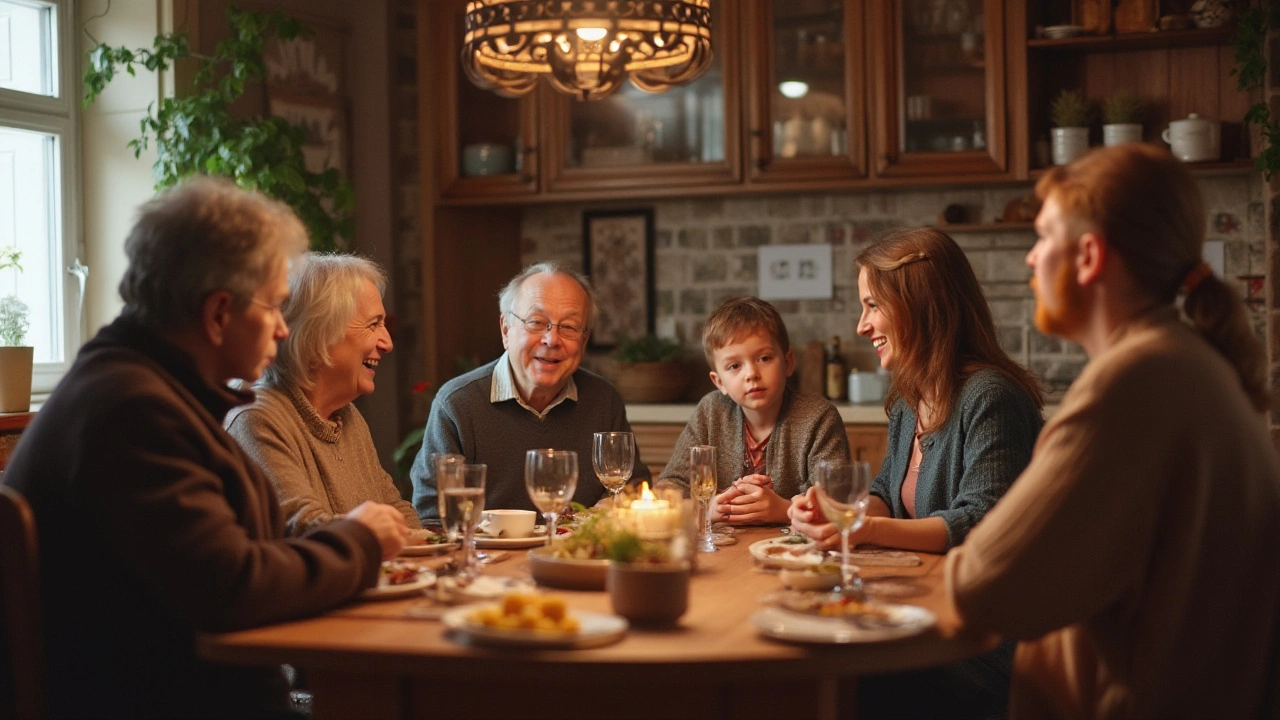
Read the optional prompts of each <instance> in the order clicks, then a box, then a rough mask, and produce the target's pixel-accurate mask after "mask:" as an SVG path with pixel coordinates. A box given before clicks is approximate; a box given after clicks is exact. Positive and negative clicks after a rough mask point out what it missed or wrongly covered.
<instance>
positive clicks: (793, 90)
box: [778, 80, 809, 100]
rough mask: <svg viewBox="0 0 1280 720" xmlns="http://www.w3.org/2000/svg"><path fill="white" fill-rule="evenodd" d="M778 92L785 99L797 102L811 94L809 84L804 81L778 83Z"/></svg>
mask: <svg viewBox="0 0 1280 720" xmlns="http://www.w3.org/2000/svg"><path fill="white" fill-rule="evenodd" d="M778 92H780V93H782V95H783V97H789V98H791V99H792V100H797V99H799V98H802V97H804V96H805V95H808V94H809V83H807V82H805V81H803V80H783V81H782V82H780V83H778Z"/></svg>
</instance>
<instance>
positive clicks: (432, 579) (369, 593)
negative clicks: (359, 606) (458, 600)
mask: <svg viewBox="0 0 1280 720" xmlns="http://www.w3.org/2000/svg"><path fill="white" fill-rule="evenodd" d="M435 584H436V574H435V573H433V572H431V571H430V570H423V571H421V572H419V573H418V578H417V579H416V580H412V581H410V582H407V583H400V584H398V585H375V586H373V587H371V588H369V589H368V590H365V591H364V592H362V593H360V599H361V600H395V599H397V598H403V597H410V596H413V595H419V594H421V593H422V591H423V590H426V589H427V588H429V587H431V586H432V585H435Z"/></svg>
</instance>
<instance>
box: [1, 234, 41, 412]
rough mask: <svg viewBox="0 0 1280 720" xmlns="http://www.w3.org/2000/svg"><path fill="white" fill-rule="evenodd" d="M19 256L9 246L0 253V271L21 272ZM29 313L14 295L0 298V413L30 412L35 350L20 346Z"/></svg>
mask: <svg viewBox="0 0 1280 720" xmlns="http://www.w3.org/2000/svg"><path fill="white" fill-rule="evenodd" d="M21 259H22V252H21V251H20V250H18V249H17V248H14V247H12V246H10V247H7V248H4V249H0V271H3V270H8V269H10V268H12V269H14V270H16V271H19V272H20V271H21V270H22V266H21V265H19V264H18V261H19V260H21ZM30 314H31V309H30V308H28V307H27V304H26V303H24V302H22V301H21V300H19V299H18V297H17V296H16V295H6V296H4V297H2V298H0V412H27V411H29V410H30V409H31V370H32V367H33V363H32V361H33V357H34V354H35V348H33V347H31V346H29V345H23V344H22V343H23V342H25V341H26V338H27V329H28V328H30V327H31V322H30V320H29V319H28V318H29V315H30Z"/></svg>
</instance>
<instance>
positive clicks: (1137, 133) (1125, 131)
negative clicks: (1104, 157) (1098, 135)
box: [1102, 123, 1142, 147]
mask: <svg viewBox="0 0 1280 720" xmlns="http://www.w3.org/2000/svg"><path fill="white" fill-rule="evenodd" d="M1135 142H1142V125H1140V124H1138V123H1119V124H1115V125H1103V126H1102V144H1103V145H1106V146H1107V147H1111V146H1112V145H1123V144H1125V143H1135Z"/></svg>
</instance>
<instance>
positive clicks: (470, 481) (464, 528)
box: [436, 463, 488, 577]
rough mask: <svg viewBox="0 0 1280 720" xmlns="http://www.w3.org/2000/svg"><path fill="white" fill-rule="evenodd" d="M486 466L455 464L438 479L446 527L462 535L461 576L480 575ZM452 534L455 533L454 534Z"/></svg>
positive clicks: (447, 468) (448, 467) (449, 466)
mask: <svg viewBox="0 0 1280 720" xmlns="http://www.w3.org/2000/svg"><path fill="white" fill-rule="evenodd" d="M487 472H488V466H486V465H478V464H476V465H470V464H465V463H460V464H451V465H448V466H447V467H445V472H444V473H443V474H441V475H440V476H438V478H437V481H436V482H437V487H438V488H439V490H440V498H441V499H442V501H443V512H442V513H441V515H442V517H443V518H444V521H445V527H450V528H457V529H458V531H460V532H461V534H462V562H461V565H462V567H461V568H460V569H459V573H460V574H461V575H463V576H465V577H474V576H475V575H476V574H477V573H479V568H480V564H479V562H477V560H476V526H477V525H479V524H480V518H481V516H482V515H483V514H484V486H485V476H486V474H487ZM451 532H452V531H451Z"/></svg>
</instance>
